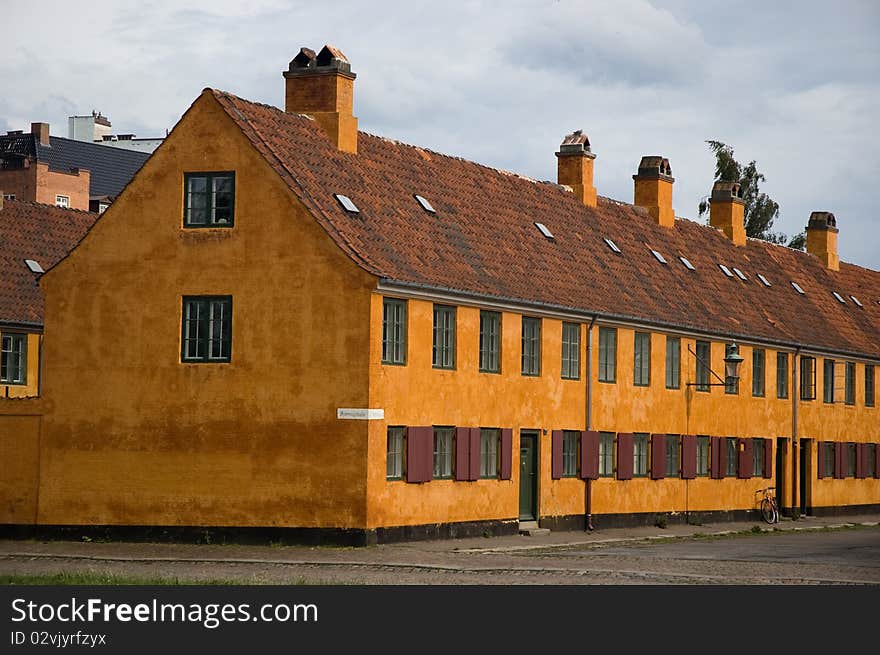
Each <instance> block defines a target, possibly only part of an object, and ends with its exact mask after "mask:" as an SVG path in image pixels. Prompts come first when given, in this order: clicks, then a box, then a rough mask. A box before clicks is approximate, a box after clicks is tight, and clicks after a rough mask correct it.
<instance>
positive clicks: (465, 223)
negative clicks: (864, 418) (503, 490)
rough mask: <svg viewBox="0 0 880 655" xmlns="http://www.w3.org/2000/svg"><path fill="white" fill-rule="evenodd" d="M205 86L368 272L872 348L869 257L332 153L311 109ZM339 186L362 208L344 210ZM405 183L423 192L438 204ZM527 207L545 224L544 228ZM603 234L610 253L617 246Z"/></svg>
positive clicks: (397, 156)
mask: <svg viewBox="0 0 880 655" xmlns="http://www.w3.org/2000/svg"><path fill="white" fill-rule="evenodd" d="M206 93H209V94H211V93H212V94H213V95H214V97H215V98H216V99H217V101H218V102H219V103H220V105H221V106H222V107H223V108H224V109H225V110H226V112H227V113H228V115H229V116H230V117H231V118H232V120H233V121H234V122H235V123H237V124H238V126H239V127H240V128H241V130H242V131H243V133H244V134H245V135H246V136H247V137H248V138H249V139H250V141H251V142H252V143H253V144H254V146H255V147H256V148H257V149H258V150H259V151H260V152H261V153H262V154H263V155H264V157H265V158H266V160H267V161H268V162H269V163H270V164H271V165H272V166H273V167H274V168H275V170H276V171H277V172H278V173H279V174H280V175H281V177H282V178H283V179H284V180H285V181H286V183H287V184H288V185H289V187H290V188H291V189H292V190H293V191H294V192H295V193H296V194H297V196H298V197H299V198H300V199H301V200H302V202H303V203H304V204H305V205H306V206H307V207H308V208H309V209H310V210H311V211H312V213H313V214H314V216H315V218H316V219H317V221H318V222H319V223H320V224H321V225H322V226H323V228H324V229H325V230H326V231H327V233H328V234H329V235H330V236H331V237H332V238H333V239H334V241H335V242H336V243H337V244H338V245H339V247H340V248H342V250H343V251H345V252H346V253H347V254H348V255H349V256H350V257H351V258H352V259H353V260H354V261H355V262H357V263H358V264H359V265H360V266H362V267H363V268H364V269H365V270H367V271H369V272H371V273H373V274H375V275H377V276H378V277H380V278H383V279H386V280H389V281H394V282H397V283H406V284H412V285H417V286H424V287H428V288H431V289H438V290H450V291H454V292H459V293H466V294H476V295H482V296H488V297H492V298H497V299H504V300H513V301H516V302H518V303H526V304H534V305H545V306H552V307H556V308H560V309H570V310H575V311H579V312H587V313H591V314H592V313H599V314H601V315H603V316H605V317H609V318H617V319H630V320H634V321H637V322H640V323H641V322H644V323H648V324H652V325H658V326H667V327H679V328H684V329H688V330H697V331H701V332H707V333H713V334H717V335H719V336H720V337H726V338H729V337H738V338H743V337H745V338H748V337H751V338H756V339H761V340H769V341H773V342H781V343H785V344H791V345H802V346H808V347H814V348H817V349H825V350H831V351H836V352H841V353H849V354H857V355H862V356H868V357H871V358H880V349H878V343H880V304H878V303H880V272H877V271H873V270H869V269H865V268H860V267H857V266H853V265H849V264H841V270H840V272H833V271H829V270H827V269H825V268H824V267H823V266H822V265H821V263H820V262H819V260H818V259H817V258H816V257H814V256H812V255H809V254H807V253H804V252H800V251H795V250H791V249H788V248H785V247H782V246H777V245H773V244H769V243H766V242H764V241H759V240H753V239H752V240H749V241H748V244H747V245H746V246H745V247H735V246H734V245H733V244H732V243H731V242H730V241H729V240H728V239H727V238H726V237H724V235H723V234H722V233H721V232H719V231H718V230H715V229H713V228H710V227H707V226H704V225H700V224H698V223H696V222H693V221H689V220H681V219H679V220H676V222H675V227H674V228H673V229H668V228H663V227H660V226H658V225H656V224H654V223H653V222H652V221H651V219H649V218H648V217H647V215H646V214H645V213H644V212H643V211H641V210H639V209H638V208H636V207H634V206H632V205H629V204H626V203H621V202H617V201H614V200H610V199H607V198H599V204H598V207H596V208H589V207H586V206H584V205H583V204H581V203H580V202H579V201H578V200H577V199H576V198H575V197H574V195H573V194H572V193H570V192H569V191H567V190H566V189H565V188H563V187H561V186H559V185H557V184H553V183H550V182H537V181H534V180H530V179H527V178H525V177H522V176H519V175H516V174H513V173H508V172H505V171H500V170H496V169H492V168H488V167H486V166H481V165H479V164H476V163H473V162H470V161H466V160H463V159H459V158H456V157H450V156H447V155H442V154H438V153H436V152H432V151H429V150H424V149H421V148H418V147H414V146H410V145H406V144H403V143H399V142H395V141H391V140H388V139H383V138H380V137H376V136H373V135H370V134H366V133H363V132H360V133H359V135H358V153H357V154H350V153H344V152H340V151H338V150H337V149H336V148H335V147H333V145H332V144H331V142H330V140H329V139H328V138H326V136H325V135H324V133H323V131H322V130H321V128H320V127H319V125H318V124H317V123H316V122H315V121H313V120H311V119H310V118H308V117H305V116H301V115H297V114H287V113H285V112H283V111H281V110H279V109H277V108H275V107H270V106H267V105H261V104H256V103H252V102H248V101H246V100H243V99H241V98H237V97H235V96H232V95H229V94H227V93H223V92H220V91H215V90H210V89H208V90H206ZM548 157H552V152H548ZM337 193H339V194H344V195H346V196H348V197H349V198H351V200H352V201H354V203H355V204H356V205H357V206H358V208H359V209H360V213H358V214H350V213H348V212H346V211H345V210H344V209H343V208H342V207H341V206H340V204H339V203H338V202H337V200H336V199H335V198H334V195H333V194H337ZM414 194H419V195H421V196H424V197H425V198H427V199H428V200H429V201H430V203H431V204H432V205H433V206H434V208H435V209H436V214H433V213H429V212H426V211H425V210H424V209H423V208H422V207H421V206H420V205H419V204H418V203H417V202H416V200H415V199H414V197H413V195H414ZM535 222H540V223H543V224H544V225H546V226H547V227H548V228H549V230H550V231H551V232H552V233H553V235H554V237H555V239H554V240H552V241H551V240H548V239H546V238H544V237H543V236H542V235H541V233H540V232H539V231H538V230H537V229H536V227H535V225H534V223H535ZM842 229H846V227H845V224H844V226H843V228H842ZM604 237H608V238H611V239H613V240H614V241H615V242H616V244H617V245H618V246H619V247H620V249H621V250H622V253H621V254H616V253H613V252H612V251H611V250H610V249H609V248H608V246H607V245H606V244H605V242H604V241H603V238H604ZM650 249H654V250H657V251H659V252H660V253H661V254H662V255H663V256H664V257H665V258H666V260H667V262H668V264H666V265H664V264H661V263H660V262H658V261H657V260H656V259H655V258H654V257H653V256H652V255H651V253H650ZM679 256H684V257H686V258H687V259H689V260H690V261H691V262H692V263H693V265H694V266H695V267H696V270H695V271H690V270H688V269H687V268H685V267H684V265H683V264H682V263H681V262H680V260H679ZM718 264H725V265H727V266H728V267H734V266H735V267H737V268H738V269H740V270H741V271H743V272H744V273H745V274H746V275H747V276H748V278H749V279H748V281H742V280H740V279H739V278H728V277H726V276H725V275H724V274H723V273H722V272H721V270H720V269H719V267H718ZM758 273H761V274H763V275H764V276H765V277H766V278H767V279H768V280H769V281H770V282H771V284H772V286H771V287H769V288H768V287H765V286H764V284H762V283H761V282H760V281H759V280H758V278H757V274H758ZM792 281H794V282H797V283H798V284H799V285H800V286H801V287H802V288H803V289H804V290H805V291H806V294H805V295H801V294H798V293H797V292H796V291H795V290H794V289H793V288H792V286H791V282H792ZM833 291H837V292H838V293H840V294H841V295H842V296H843V297H844V298H846V301H847V302H846V304H841V303H839V302H838V301H837V300H835V298H834V296H833V295H832V292H833ZM850 295H855V296H856V297H858V298H859V300H860V301H861V302H862V304H863V307H858V306H857V305H856V304H855V303H853V302H852V300H851V299H850V298H849V296H850Z"/></svg>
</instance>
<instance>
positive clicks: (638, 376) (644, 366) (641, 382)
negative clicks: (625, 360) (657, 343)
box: [633, 332, 651, 387]
mask: <svg viewBox="0 0 880 655" xmlns="http://www.w3.org/2000/svg"><path fill="white" fill-rule="evenodd" d="M650 383H651V335H650V334H647V333H645V332H636V333H635V343H634V349H633V384H634V385H636V386H637V387H647V386H648V385H649V384H650Z"/></svg>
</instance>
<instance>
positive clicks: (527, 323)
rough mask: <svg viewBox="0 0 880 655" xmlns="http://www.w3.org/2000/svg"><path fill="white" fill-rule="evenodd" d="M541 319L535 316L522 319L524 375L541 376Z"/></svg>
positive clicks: (522, 366)
mask: <svg viewBox="0 0 880 655" xmlns="http://www.w3.org/2000/svg"><path fill="white" fill-rule="evenodd" d="M541 331H542V330H541V319H540V318H538V317H535V316H523V317H522V358H521V359H522V365H521V369H520V370H521V372H522V375H524V376H526V377H540V376H541Z"/></svg>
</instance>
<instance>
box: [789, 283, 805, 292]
mask: <svg viewBox="0 0 880 655" xmlns="http://www.w3.org/2000/svg"><path fill="white" fill-rule="evenodd" d="M791 286H793V287H794V290H795V291H797V292H798V293H800V294H803V293H804V290H803V289H801V285H799V284H798V283H797V282H792V283H791Z"/></svg>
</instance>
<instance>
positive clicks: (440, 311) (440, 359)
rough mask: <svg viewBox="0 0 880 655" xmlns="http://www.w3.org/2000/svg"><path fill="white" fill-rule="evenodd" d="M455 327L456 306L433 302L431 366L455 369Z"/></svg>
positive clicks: (456, 323) (449, 369) (456, 330)
mask: <svg viewBox="0 0 880 655" xmlns="http://www.w3.org/2000/svg"><path fill="white" fill-rule="evenodd" d="M441 320H442V324H441V323H440V321H441ZM457 328H458V320H457V312H456V308H455V307H454V306H452V305H438V304H435V305H434V311H433V326H432V346H431V348H432V350H431V366H432V367H433V368H436V369H441V370H448V371H454V370H455V358H456V352H455V351H456V348H455V346H456V340H457V332H458V329H457Z"/></svg>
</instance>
